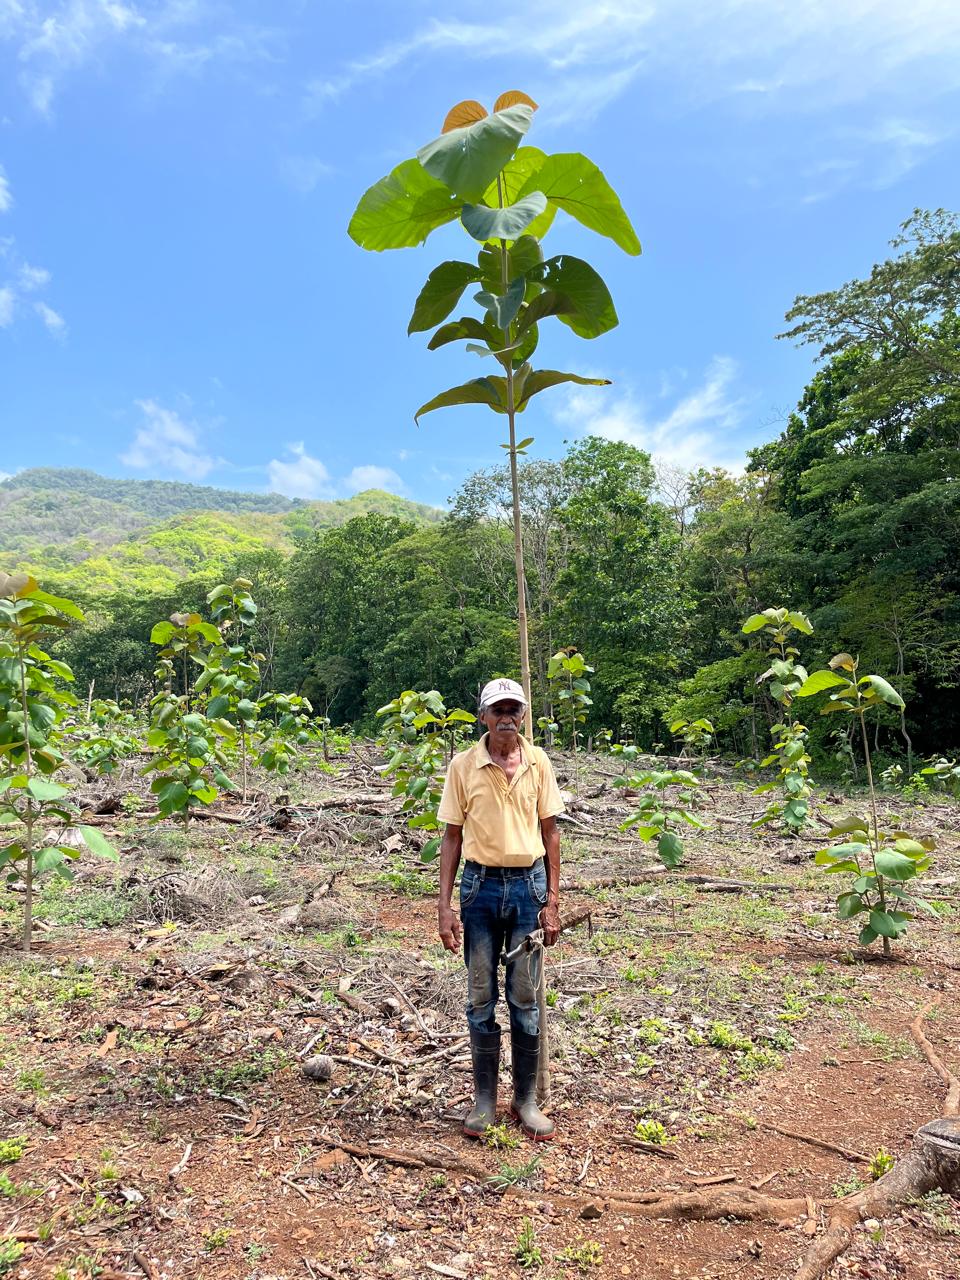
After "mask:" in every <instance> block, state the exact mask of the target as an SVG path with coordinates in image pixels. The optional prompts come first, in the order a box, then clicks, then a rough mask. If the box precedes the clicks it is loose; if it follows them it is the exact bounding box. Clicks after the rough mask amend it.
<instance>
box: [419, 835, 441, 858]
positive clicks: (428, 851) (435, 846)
mask: <svg viewBox="0 0 960 1280" xmlns="http://www.w3.org/2000/svg"><path fill="white" fill-rule="evenodd" d="M439 852H440V837H439V836H434V838H433V839H432V840H428V841H427V843H426V844H425V845H424V846H423V848H422V849H421V850H420V861H421V862H433V860H434V859H435V858H436V856H437V854H438V853H439Z"/></svg>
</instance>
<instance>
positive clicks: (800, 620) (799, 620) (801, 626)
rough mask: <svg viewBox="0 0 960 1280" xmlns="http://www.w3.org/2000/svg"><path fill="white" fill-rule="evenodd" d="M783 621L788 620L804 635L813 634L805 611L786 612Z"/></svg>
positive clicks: (811, 625)
mask: <svg viewBox="0 0 960 1280" xmlns="http://www.w3.org/2000/svg"><path fill="white" fill-rule="evenodd" d="M784 621H785V622H789V623H790V625H791V626H792V627H794V628H795V629H796V630H797V631H802V632H803V634H804V635H805V636H812V635H813V624H812V622H811V621H810V619H809V618H808V617H807V615H806V614H805V613H788V614H787V616H786V618H785V619H784Z"/></svg>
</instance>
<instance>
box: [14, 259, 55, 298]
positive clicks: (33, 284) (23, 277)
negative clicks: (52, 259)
mask: <svg viewBox="0 0 960 1280" xmlns="http://www.w3.org/2000/svg"><path fill="white" fill-rule="evenodd" d="M17 280H18V282H19V284H20V288H21V289H22V290H23V292H24V293H33V291H34V290H35V289H43V288H45V287H46V286H47V285H48V284H49V283H50V272H49V271H47V270H46V268H44V267H31V266H30V264H29V262H25V263H24V264H23V266H22V267H21V268H20V270H19V271H18V273H17Z"/></svg>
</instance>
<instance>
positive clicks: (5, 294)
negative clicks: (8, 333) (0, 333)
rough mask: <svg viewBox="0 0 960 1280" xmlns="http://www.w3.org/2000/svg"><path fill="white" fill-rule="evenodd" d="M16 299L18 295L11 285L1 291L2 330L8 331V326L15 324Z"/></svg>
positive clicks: (0, 324)
mask: <svg viewBox="0 0 960 1280" xmlns="http://www.w3.org/2000/svg"><path fill="white" fill-rule="evenodd" d="M16 298H17V295H16V294H15V293H14V292H13V290H12V289H11V288H10V286H9V285H5V286H4V287H3V288H2V289H0V329H6V328H7V327H8V325H11V324H13V312H14V306H15V303H16Z"/></svg>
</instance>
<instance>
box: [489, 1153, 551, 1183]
mask: <svg viewBox="0 0 960 1280" xmlns="http://www.w3.org/2000/svg"><path fill="white" fill-rule="evenodd" d="M539 1168H540V1157H539V1156H532V1157H531V1158H530V1159H529V1160H525V1161H523V1162H522V1163H521V1164H507V1163H506V1161H504V1160H501V1161H500V1168H499V1169H498V1170H497V1172H496V1173H495V1174H493V1175H492V1176H491V1177H490V1178H488V1179H487V1185H488V1186H489V1187H491V1188H492V1189H493V1190H494V1191H506V1189H507V1187H517V1186H520V1185H522V1184H523V1183H525V1182H527V1181H529V1179H530V1178H532V1177H533V1175H534V1174H535V1173H536V1172H537V1170H538V1169H539Z"/></svg>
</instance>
